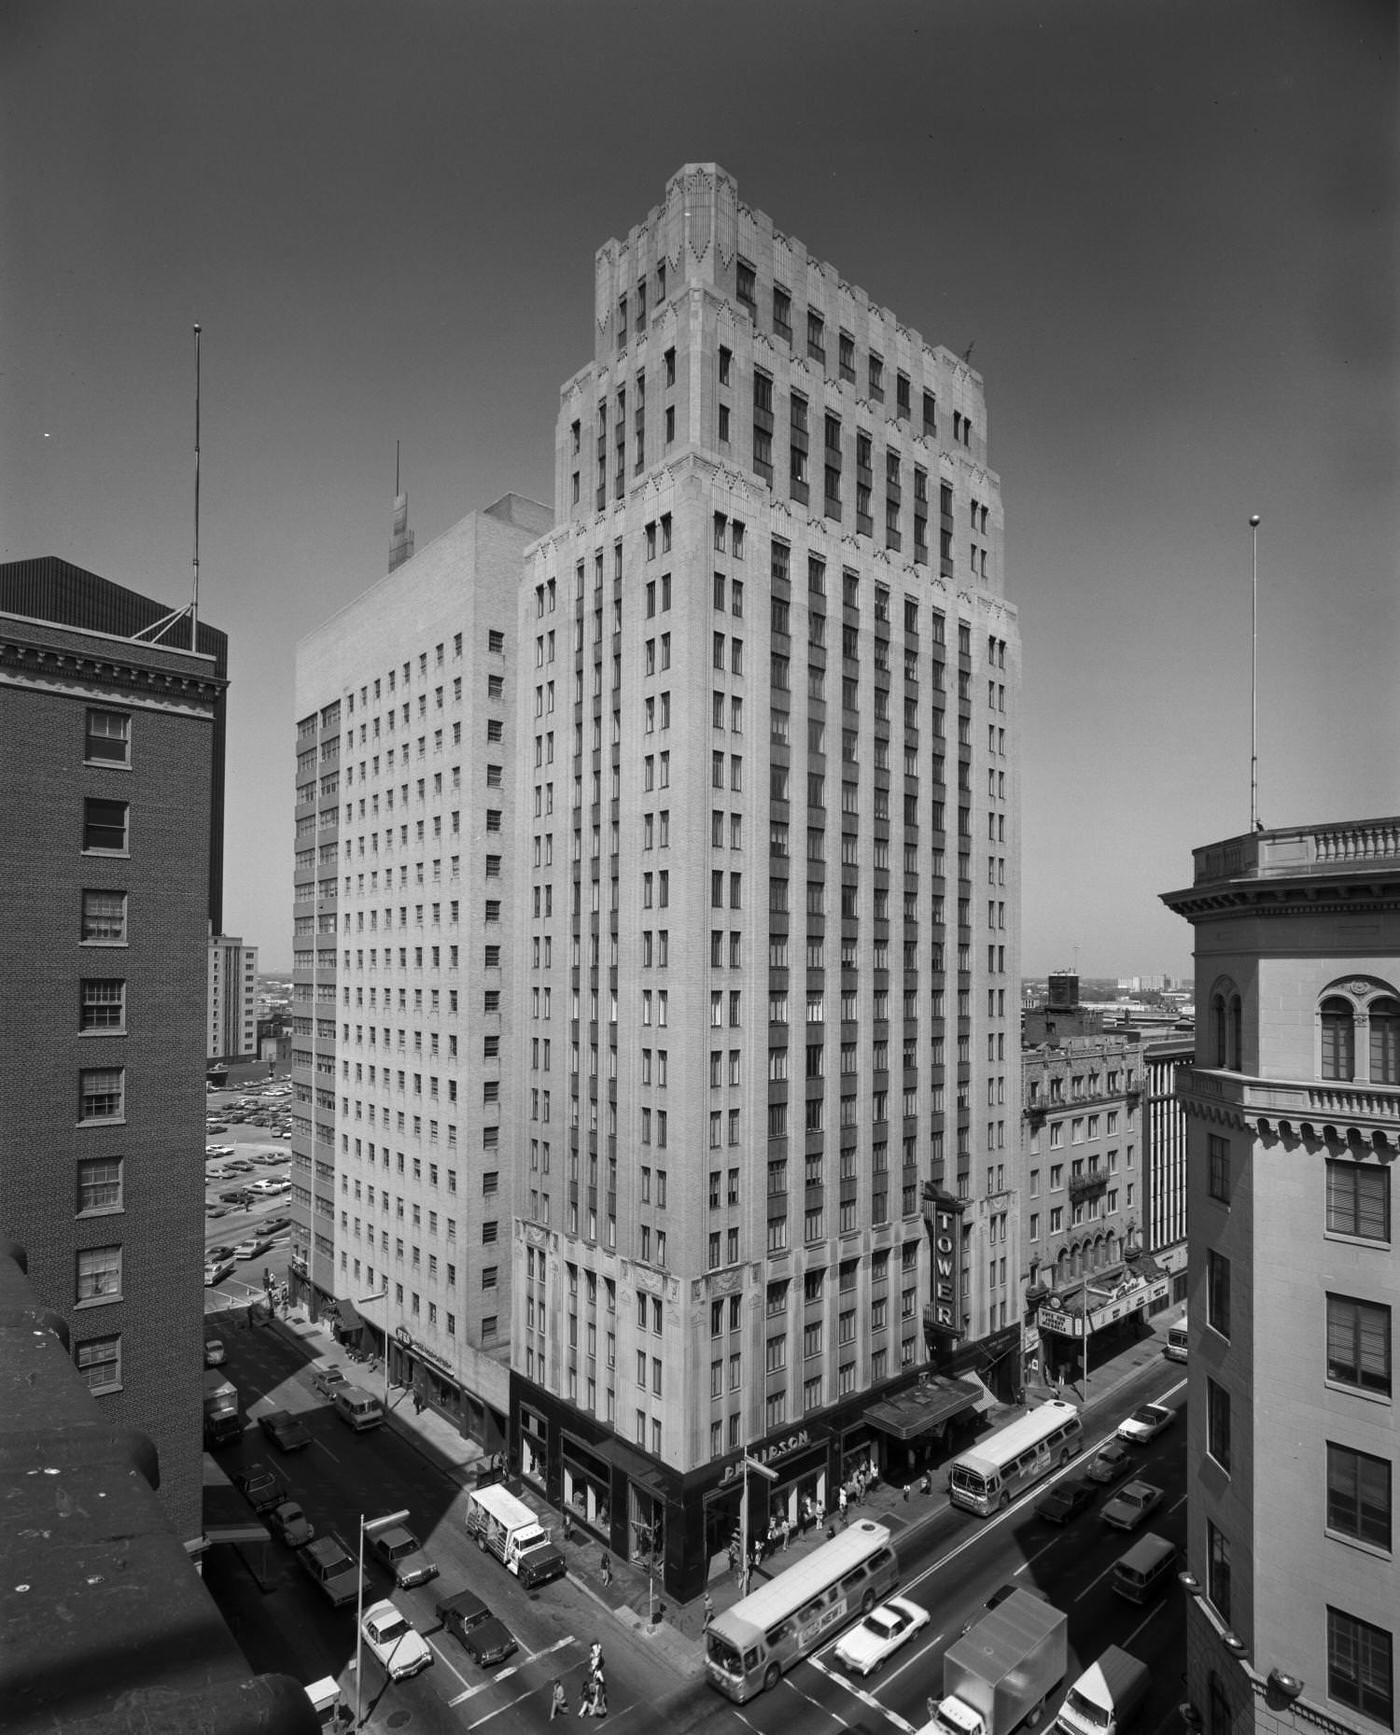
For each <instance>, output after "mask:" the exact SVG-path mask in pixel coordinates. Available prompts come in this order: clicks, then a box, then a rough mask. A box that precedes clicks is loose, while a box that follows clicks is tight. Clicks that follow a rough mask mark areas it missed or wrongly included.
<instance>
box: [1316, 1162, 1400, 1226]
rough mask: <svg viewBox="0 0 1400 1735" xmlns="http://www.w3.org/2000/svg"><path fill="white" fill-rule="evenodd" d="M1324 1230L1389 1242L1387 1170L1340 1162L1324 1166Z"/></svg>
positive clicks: (1388, 1185)
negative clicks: (1325, 1189)
mask: <svg viewBox="0 0 1400 1735" xmlns="http://www.w3.org/2000/svg"><path fill="white" fill-rule="evenodd" d="M1327 1231H1328V1233H1329V1234H1331V1235H1354V1236H1356V1237H1357V1239H1358V1240H1364V1241H1389V1240H1390V1171H1389V1170H1388V1169H1382V1168H1378V1167H1375V1166H1373V1165H1371V1164H1367V1163H1353V1162H1347V1161H1344V1160H1337V1161H1329V1162H1328V1164H1327Z"/></svg>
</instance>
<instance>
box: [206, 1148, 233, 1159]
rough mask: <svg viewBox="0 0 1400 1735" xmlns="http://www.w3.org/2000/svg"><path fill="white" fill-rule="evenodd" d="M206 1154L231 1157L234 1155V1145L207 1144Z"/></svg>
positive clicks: (207, 1155)
mask: <svg viewBox="0 0 1400 1735" xmlns="http://www.w3.org/2000/svg"><path fill="white" fill-rule="evenodd" d="M204 1154H205V1156H206V1157H231V1156H232V1155H233V1146H232V1145H205V1147H204Z"/></svg>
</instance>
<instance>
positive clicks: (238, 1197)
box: [219, 1187, 248, 1205]
mask: <svg viewBox="0 0 1400 1735" xmlns="http://www.w3.org/2000/svg"><path fill="white" fill-rule="evenodd" d="M247 1202H248V1195H247V1194H246V1193H245V1192H244V1191H243V1189H242V1187H230V1188H229V1190H228V1192H227V1193H220V1194H219V1203H220V1204H221V1205H245V1204H247Z"/></svg>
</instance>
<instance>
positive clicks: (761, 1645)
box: [705, 1518, 899, 1705]
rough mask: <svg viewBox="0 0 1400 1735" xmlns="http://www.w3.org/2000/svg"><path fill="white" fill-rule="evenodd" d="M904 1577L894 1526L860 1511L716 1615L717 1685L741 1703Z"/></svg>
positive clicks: (709, 1647)
mask: <svg viewBox="0 0 1400 1735" xmlns="http://www.w3.org/2000/svg"><path fill="white" fill-rule="evenodd" d="M898 1583H899V1560H898V1557H897V1556H896V1554H895V1551H894V1549H893V1548H892V1547H891V1546H890V1532H889V1530H888V1529H887V1527H886V1526H885V1525H883V1524H875V1523H873V1522H872V1521H871V1520H870V1519H868V1518H861V1519H858V1520H857V1521H856V1522H855V1523H854V1524H852V1525H850V1526H849V1527H848V1528H847V1529H845V1530H842V1531H839V1532H838V1533H837V1534H836V1536H835V1537H834V1538H833V1539H832V1540H831V1541H830V1542H824V1543H823V1544H822V1545H821V1547H820V1548H818V1549H815V1550H814V1551H813V1552H812V1553H811V1554H809V1555H808V1556H807V1558H806V1559H805V1560H800V1561H798V1562H797V1564H796V1565H795V1566H790V1567H788V1569H787V1571H786V1572H780V1573H779V1574H778V1576H777V1577H776V1578H774V1579H770V1580H769V1582H768V1583H767V1584H765V1585H760V1587H759V1588H758V1589H757V1590H755V1591H751V1592H750V1593H749V1595H748V1596H746V1597H744V1598H743V1599H742V1600H741V1601H739V1602H736V1603H735V1604H734V1606H733V1607H732V1608H727V1609H725V1610H724V1612H723V1613H722V1614H717V1615H716V1616H715V1618H714V1620H712V1621H711V1622H710V1628H709V1631H708V1632H707V1634H706V1635H705V1640H706V1642H705V1672H706V1674H707V1675H708V1676H709V1679H710V1685H711V1686H712V1687H716V1688H718V1689H719V1691H720V1692H721V1693H725V1694H727V1695H728V1696H729V1698H731V1699H737V1700H738V1701H739V1703H740V1704H741V1705H742V1704H743V1702H744V1701H745V1699H752V1698H753V1696H754V1694H755V1693H760V1692H762V1691H763V1689H764V1688H765V1687H773V1686H776V1685H777V1683H778V1679H779V1677H780V1676H781V1675H782V1673H783V1671H784V1670H785V1669H789V1668H791V1667H792V1665H793V1664H794V1663H795V1662H797V1661H798V1659H799V1658H801V1657H805V1656H806V1655H807V1653H808V1652H809V1651H812V1650H815V1649H816V1647H817V1646H818V1645H819V1644H820V1643H821V1642H822V1641H823V1640H824V1639H825V1638H827V1637H828V1636H829V1635H830V1634H831V1633H832V1632H833V1631H835V1629H836V1628H837V1627H841V1626H844V1625H845V1624H846V1622H847V1621H849V1620H853V1619H854V1618H855V1617H856V1616H857V1615H859V1614H868V1613H869V1611H870V1610H871V1609H872V1608H874V1606H875V1604H876V1603H877V1602H879V1601H880V1600H881V1598H882V1597H884V1596H886V1595H888V1593H889V1592H890V1591H892V1590H893V1589H894V1587H895V1586H896V1585H897V1584H898Z"/></svg>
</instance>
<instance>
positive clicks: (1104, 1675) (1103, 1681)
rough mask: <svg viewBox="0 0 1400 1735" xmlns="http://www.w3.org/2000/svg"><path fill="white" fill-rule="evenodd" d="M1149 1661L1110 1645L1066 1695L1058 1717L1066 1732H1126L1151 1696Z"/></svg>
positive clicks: (1114, 1734)
mask: <svg viewBox="0 0 1400 1735" xmlns="http://www.w3.org/2000/svg"><path fill="white" fill-rule="evenodd" d="M1150 1680H1151V1675H1150V1673H1149V1671H1148V1667H1147V1664H1146V1663H1140V1662H1139V1661H1138V1660H1137V1658H1136V1657H1130V1656H1129V1655H1128V1653H1127V1652H1126V1651H1120V1650H1119V1648H1118V1646H1117V1645H1110V1646H1109V1647H1108V1649H1107V1650H1106V1651H1105V1652H1104V1654H1103V1655H1102V1656H1101V1657H1100V1658H1099V1660H1098V1661H1097V1662H1096V1663H1090V1665H1089V1667H1088V1668H1087V1669H1085V1671H1084V1673H1083V1674H1082V1675H1081V1676H1080V1677H1079V1679H1078V1680H1077V1681H1076V1682H1075V1683H1074V1685H1073V1686H1072V1687H1071V1688H1070V1690H1069V1692H1068V1693H1066V1695H1065V1702H1064V1704H1063V1705H1061V1706H1060V1709H1059V1713H1058V1715H1057V1716H1056V1718H1055V1728H1056V1730H1057V1731H1059V1732H1063V1735H1123V1730H1124V1729H1126V1728H1127V1726H1128V1724H1129V1723H1131V1722H1132V1720H1133V1718H1134V1716H1135V1715H1136V1714H1137V1712H1138V1710H1139V1709H1140V1707H1141V1705H1142V1702H1143V1700H1144V1699H1146V1697H1147V1687H1148V1683H1149V1681H1150Z"/></svg>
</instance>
